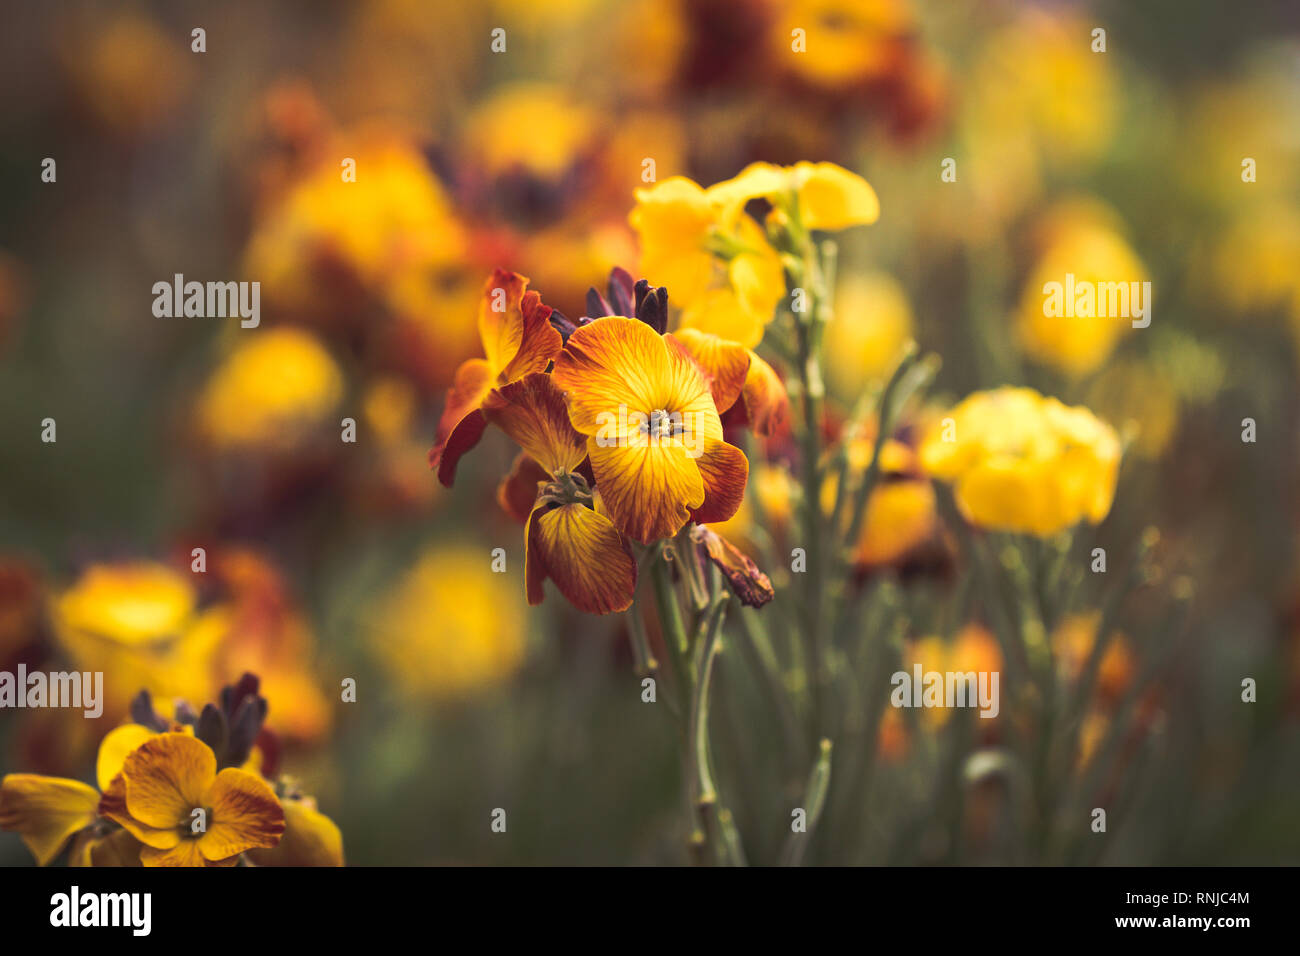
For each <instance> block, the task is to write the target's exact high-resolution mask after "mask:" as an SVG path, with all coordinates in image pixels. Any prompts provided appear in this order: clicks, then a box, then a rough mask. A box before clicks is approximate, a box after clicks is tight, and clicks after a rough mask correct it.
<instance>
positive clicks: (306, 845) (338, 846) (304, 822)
mask: <svg viewBox="0 0 1300 956" xmlns="http://www.w3.org/2000/svg"><path fill="white" fill-rule="evenodd" d="M314 803H315V801H308V800H285V801H284V803H283V806H284V838H283V839H282V840H281V841H280V845H279V846H277V847H275V848H274V849H271V850H261V849H258V850H249V851H248V856H249V859H251V860H252V861H253V862H254V863H255V864H257V865H258V866H342V865H343V834H342V833H340V832H339V828H338V826H336V825H335V823H334V821H333V820H331V819H330V818H329V817H327V816H325V814H323V813H321V812H320V811H319V810H317V809H316V807H315V806H314Z"/></svg>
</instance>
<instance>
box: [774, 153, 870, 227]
mask: <svg viewBox="0 0 1300 956" xmlns="http://www.w3.org/2000/svg"><path fill="white" fill-rule="evenodd" d="M794 179H795V182H796V183H798V188H797V191H798V194H799V209H800V214H801V216H802V217H803V224H804V226H805V228H808V229H820V230H825V231H828V232H835V231H837V230H840V229H847V228H848V227H849V226H869V225H871V223H873V222H875V221H876V220H877V219H879V218H880V199H879V198H878V197H877V196H876V191H875V190H874V189H872V188H871V184H870V183H868V182H867V181H866V180H865V179H863V178H862V177H861V176H859V175H857V174H856V173H851V172H849V171H848V170H847V169H845V168H844V167H842V166H836V165H835V164H834V163H806V162H805V163H797V164H796V165H795V167H794Z"/></svg>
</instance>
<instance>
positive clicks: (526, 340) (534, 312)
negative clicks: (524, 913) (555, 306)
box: [497, 280, 564, 383]
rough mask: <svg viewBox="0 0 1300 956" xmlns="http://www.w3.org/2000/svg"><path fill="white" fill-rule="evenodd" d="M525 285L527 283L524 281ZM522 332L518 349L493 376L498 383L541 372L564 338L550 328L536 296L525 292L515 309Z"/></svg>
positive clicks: (548, 309)
mask: <svg viewBox="0 0 1300 956" xmlns="http://www.w3.org/2000/svg"><path fill="white" fill-rule="evenodd" d="M525 281H527V280H525ZM519 309H520V315H521V323H522V327H523V328H522V332H521V334H520V342H519V349H518V351H517V352H516V353H515V355H514V356H513V357H512V358H511V359H510V361H509V362H507V363H506V365H505V367H504V368H503V369H501V372H500V374H499V375H498V376H497V381H498V382H500V383H505V382H516V381H518V380H519V379H521V378H523V377H524V376H525V375H528V374H530V373H532V372H545V371H546V370H547V369H548V368H550V365H551V362H553V361H554V360H555V357H556V356H557V355H559V354H560V349H561V348H563V347H564V338H563V336H561V335H560V333H559V331H558V330H557V329H556V328H555V327H554V326H552V325H551V311H552V309H551V307H550V306H549V305H543V304H542V297H541V296H540V295H539V294H538V293H536V292H525V293H524V298H523V301H522V302H521V303H520V306H519Z"/></svg>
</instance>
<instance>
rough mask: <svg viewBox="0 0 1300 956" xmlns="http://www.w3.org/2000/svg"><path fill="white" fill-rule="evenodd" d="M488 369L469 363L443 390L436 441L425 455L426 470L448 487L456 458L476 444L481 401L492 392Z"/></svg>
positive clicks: (480, 426)
mask: <svg viewBox="0 0 1300 956" xmlns="http://www.w3.org/2000/svg"><path fill="white" fill-rule="evenodd" d="M492 381H493V376H492V368H491V366H490V365H489V364H488V363H487V362H486V361H484V360H483V359H470V360H469V361H467V362H463V363H462V364H461V366H460V368H458V369H457V370H456V378H455V381H454V382H453V383H452V386H451V388H449V389H448V390H447V403H446V405H445V406H444V407H443V410H442V417H441V418H440V419H439V420H438V437H437V440H436V441H435V442H434V445H433V448H432V449H431V450H430V451H429V467H430V468H434V469H436V470H437V472H438V480H439V481H441V482H442V483H443V484H444V485H446V486H447V487H449V488H450V487H451V483H452V481H453V480H454V479H455V477H456V464H457V462H459V461H460V456H461V455H463V454H465V452H467V451H469V450H470V449H471V448H473V447H474V446H475V445H477V444H478V440H479V438H481V437H482V436H483V429H484V428H486V427H487V421H486V420H485V419H484V418H483V416H482V414H481V413H480V412H479V407H480V406H481V405H482V404H483V399H485V398H486V397H487V396H488V393H489V392H491V391H492Z"/></svg>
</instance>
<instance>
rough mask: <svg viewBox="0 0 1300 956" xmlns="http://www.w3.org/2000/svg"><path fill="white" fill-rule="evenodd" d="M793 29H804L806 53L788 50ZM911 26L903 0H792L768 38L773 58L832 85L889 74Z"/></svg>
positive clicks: (810, 78) (912, 19)
mask: <svg viewBox="0 0 1300 956" xmlns="http://www.w3.org/2000/svg"><path fill="white" fill-rule="evenodd" d="M795 29H801V30H803V31H804V32H805V35H806V41H807V53H806V54H798V53H793V52H792V50H791V43H792V42H793V40H792V36H793V31H794V30H795ZM914 29H915V16H914V15H913V13H912V9H911V6H910V4H908V3H907V2H906V0H790V2H787V3H783V4H780V6H779V16H777V17H776V18H775V19H774V20H773V21H772V26H771V28H770V30H769V32H768V37H769V43H770V47H771V50H772V55H773V57H774V59H775V60H776V62H778V63H781V64H784V65H785V66H786V68H787V69H789V70H791V71H793V72H794V73H796V74H797V75H798V76H800V77H802V78H803V79H806V80H808V81H809V82H810V83H814V84H816V85H817V86H820V87H823V88H825V89H831V90H835V89H840V88H843V87H846V86H851V85H853V84H856V83H860V82H863V81H867V80H871V79H873V78H876V77H881V76H884V75H887V74H888V73H890V71H891V70H892V69H894V67H895V65H896V64H897V62H898V61H899V58H900V55H901V52H902V50H903V49H905V45H906V42H907V39H908V37H909V35H910V34H911V32H912V31H914Z"/></svg>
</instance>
